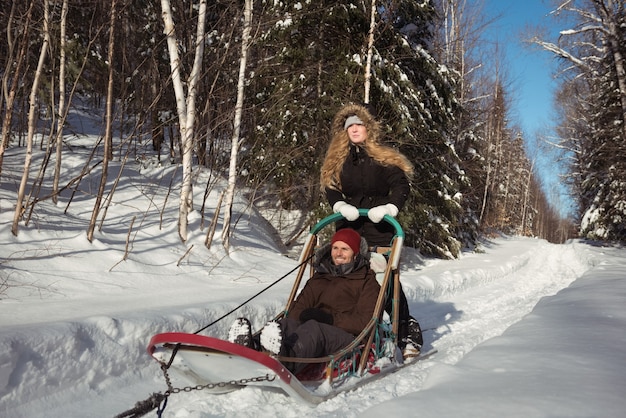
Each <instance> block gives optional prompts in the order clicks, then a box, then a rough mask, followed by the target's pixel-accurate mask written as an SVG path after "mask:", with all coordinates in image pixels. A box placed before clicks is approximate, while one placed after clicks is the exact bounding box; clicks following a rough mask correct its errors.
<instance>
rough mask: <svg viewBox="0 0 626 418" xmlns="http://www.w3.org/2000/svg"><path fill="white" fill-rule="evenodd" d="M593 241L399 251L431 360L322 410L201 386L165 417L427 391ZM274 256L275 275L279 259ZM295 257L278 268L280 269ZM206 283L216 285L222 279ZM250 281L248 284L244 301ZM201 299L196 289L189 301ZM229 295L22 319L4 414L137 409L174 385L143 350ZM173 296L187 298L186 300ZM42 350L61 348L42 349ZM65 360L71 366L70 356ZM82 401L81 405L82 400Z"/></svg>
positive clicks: (259, 307) (200, 319) (263, 313)
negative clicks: (444, 252)
mask: <svg viewBox="0 0 626 418" xmlns="http://www.w3.org/2000/svg"><path fill="white" fill-rule="evenodd" d="M586 248H587V247H586V246H584V245H582V244H576V243H574V244H568V245H553V244H549V243H547V242H545V241H540V240H533V239H528V238H509V239H499V240H497V241H495V242H494V243H493V244H491V245H488V246H487V247H486V250H485V252H484V253H471V254H466V255H464V256H463V257H462V258H461V259H460V260H455V261H444V260H419V259H418V258H417V256H412V255H411V254H410V253H408V254H406V255H403V257H405V258H406V260H405V262H403V267H402V272H401V280H402V283H403V287H404V289H405V292H406V294H407V297H408V299H409V303H410V305H411V312H412V314H413V315H414V316H416V317H417V318H418V320H419V321H420V323H421V324H422V327H423V328H424V329H425V330H426V331H425V341H426V345H425V347H424V349H425V350H430V349H432V348H436V349H437V350H438V353H437V354H436V355H435V356H434V357H432V358H431V359H428V360H425V361H422V362H420V363H418V364H416V365H413V366H411V367H408V368H405V369H403V370H401V371H399V372H397V373H395V374H393V375H390V376H387V377H385V378H384V379H381V380H378V381H375V382H372V383H371V384H368V385H366V386H365V387H363V388H360V389H358V390H356V391H354V392H349V393H344V394H341V395H339V396H337V397H336V398H333V399H331V400H329V401H327V402H324V403H323V404H321V405H318V406H317V407H316V408H309V407H307V406H303V405H298V404H296V403H295V402H294V401H293V400H292V399H290V398H288V397H286V396H285V395H284V394H282V393H281V392H272V391H268V390H260V389H253V388H245V389H242V390H239V391H236V392H233V393H230V394H226V395H220V396H212V395H207V394H206V393H203V392H202V391H193V392H191V393H180V394H175V395H172V396H171V397H170V398H169V401H168V406H167V413H166V415H165V416H167V417H213V416H233V417H234V416H237V417H253V416H254V417H265V416H268V417H269V416H271V417H275V416H281V417H291V416H293V417H296V416H302V413H303V408H305V409H306V414H305V415H306V416H313V417H323V416H336V415H341V416H348V417H352V416H358V415H359V413H360V412H363V411H364V410H366V409H367V408H369V407H371V406H373V405H377V404H380V403H381V402H383V401H386V400H389V399H392V398H395V397H398V396H402V395H405V394H408V393H411V392H415V391H419V390H420V388H421V387H422V385H423V382H424V380H425V379H426V377H427V376H428V374H429V370H430V369H431V368H433V367H439V368H440V367H446V366H447V365H454V364H455V363H456V362H458V361H459V360H460V359H462V358H463V357H464V356H465V355H466V354H467V353H469V352H470V351H472V349H473V348H474V347H476V346H477V345H478V344H480V343H481V342H483V341H485V340H488V339H490V338H492V337H495V336H498V335H500V334H501V333H502V332H503V331H504V330H506V329H507V328H508V327H509V326H510V325H512V324H514V323H516V322H518V321H519V320H520V319H522V318H523V317H524V316H525V315H526V314H527V313H529V312H530V311H531V310H532V308H533V307H534V306H535V305H536V304H537V302H538V301H539V300H540V299H541V298H542V297H544V296H549V295H553V294H555V293H556V292H557V291H559V290H560V289H563V288H565V287H567V286H568V285H569V284H570V283H571V282H572V281H573V280H575V279H576V278H577V277H579V276H581V275H582V274H583V273H584V272H585V271H586V270H588V269H589V268H590V267H591V264H592V260H591V258H589V257H587V256H586V254H585V249H586ZM274 261H276V260H274ZM274 264H275V265H276V267H275V268H276V271H278V270H279V269H280V268H281V266H280V263H278V262H275V263H274ZM292 264H293V263H292V262H291V264H289V263H285V264H284V265H282V269H283V271H282V273H284V272H285V271H288V270H290V269H291V268H292V267H293V265H292ZM285 266H288V267H285ZM277 276H278V274H276V277H277ZM206 286H208V288H207V290H206V291H207V292H208V291H209V289H211V288H212V287H211V286H214V285H213V284H211V283H208V284H206ZM222 286H223V285H222ZM259 286H260V285H259ZM281 286H282V288H279V289H276V290H275V291H273V292H272V294H268V295H263V297H261V298H259V299H258V300H255V301H254V302H253V303H252V304H251V305H250V306H246V307H245V308H244V310H243V312H241V313H239V314H243V315H245V316H247V317H249V318H250V319H251V321H252V322H253V324H255V326H256V327H258V326H260V325H261V324H263V323H264V321H265V320H267V319H268V318H269V317H270V316H271V315H272V314H273V313H275V312H277V310H278V309H280V307H282V303H283V301H282V300H280V301H277V300H276V294H277V292H278V293H279V294H283V293H286V292H285V290H284V288H285V286H287V285H286V284H285V285H282V284H281ZM254 288H255V287H250V288H248V287H245V288H244V291H245V293H246V297H247V295H249V294H252V290H253V289H254ZM160 291H162V290H160ZM188 291H189V292H194V291H195V293H197V291H198V290H197V289H194V288H193V287H192V288H190V290H188ZM219 295H221V293H218V294H216V297H217V298H219ZM192 296H193V297H192ZM241 296H242V299H244V297H243V294H241ZM285 296H286V295H285ZM196 299H197V295H195V294H193V295H192V294H191V293H190V300H194V301H195V300H196ZM232 299H233V295H232V292H231V294H230V296H229V299H223V300H222V299H217V300H215V301H214V303H213V304H212V305H210V306H208V307H207V306H206V304H202V305H191V306H187V307H186V308H185V309H184V310H183V311H182V312H181V311H180V307H178V306H174V305H173V306H170V307H166V306H163V307H162V309H161V310H159V311H153V310H151V309H141V310H138V311H135V312H132V313H130V312H129V311H128V307H125V308H124V309H123V310H120V313H119V315H114V316H109V315H98V316H94V317H88V318H77V319H76V320H74V321H61V322H52V323H50V324H46V325H38V324H32V325H30V326H20V328H19V329H18V330H17V332H11V336H10V337H8V336H7V333H6V332H5V333H2V332H0V337H1V338H0V345H2V346H3V347H0V348H3V351H4V352H5V353H19V355H18V356H17V357H15V355H12V356H11V355H8V354H4V355H0V376H4V377H3V379H5V382H0V383H3V386H5V387H7V388H9V389H10V392H9V393H3V394H0V399H1V400H2V402H3V403H4V405H5V406H8V411H9V415H6V416H10V417H15V418H20V417H32V416H67V417H73V416H81V417H82V416H102V415H99V414H95V415H90V414H86V415H83V414H81V413H78V414H77V410H79V409H80V408H81V405H84V404H85V403H88V404H89V405H90V406H91V408H93V409H92V410H93V411H110V414H107V415H105V416H114V415H116V414H119V413H121V412H123V411H126V410H128V409H130V408H132V407H133V406H134V404H135V402H137V401H140V400H143V399H146V398H147V397H148V396H149V395H150V394H151V393H153V392H158V391H164V390H165V389H166V386H165V382H164V380H163V376H162V373H161V371H160V370H159V368H158V365H157V364H156V362H154V361H153V360H152V359H150V358H149V356H148V355H147V354H146V352H145V347H146V345H147V342H148V340H149V338H150V336H152V335H154V334H155V333H157V332H161V331H162V330H181V329H187V330H190V329H198V328H199V327H201V326H202V325H203V324H206V323H207V322H209V321H211V320H212V319H214V318H216V317H218V316H220V315H221V314H222V313H223V312H224V311H225V307H228V306H235V305H232ZM175 300H176V301H178V302H180V297H179V298H177V299H175ZM120 308H121V307H120ZM226 309H228V308H226ZM233 319H234V318H233ZM230 322H231V321H230V320H227V321H222V322H221V323H219V324H217V325H216V326H215V327H213V328H211V334H212V335H216V336H218V337H221V338H224V337H225V333H226V330H227V328H228V326H229V325H230ZM40 353H41V354H43V353H53V354H52V355H51V356H47V357H42V356H41V354H40ZM68 359H70V360H71V362H72V363H71V364H69V365H68V364H66V363H64V362H66V361H68ZM175 383H176V382H175ZM179 383H181V385H182V383H183V382H179ZM175 386H180V385H175ZM77 392H78V393H80V394H81V396H76V394H77ZM2 396H3V397H2ZM77 399H80V403H81V405H76V404H75V402H76V400H77Z"/></svg>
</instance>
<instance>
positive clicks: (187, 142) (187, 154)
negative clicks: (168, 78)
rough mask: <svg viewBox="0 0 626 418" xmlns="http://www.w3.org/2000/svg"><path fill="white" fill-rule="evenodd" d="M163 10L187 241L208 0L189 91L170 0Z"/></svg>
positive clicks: (181, 223) (181, 231)
mask: <svg viewBox="0 0 626 418" xmlns="http://www.w3.org/2000/svg"><path fill="white" fill-rule="evenodd" d="M161 10H162V11H163V23H164V25H165V30H164V33H165V35H166V37H167V48H168V52H169V55H170V68H171V72H172V84H173V85H174V93H175V95H176V109H177V111H178V123H179V126H180V138H181V154H182V163H183V182H182V185H181V191H180V205H179V211H178V235H179V236H180V239H181V240H182V241H183V242H185V241H187V216H188V215H189V212H190V211H191V210H193V188H192V154H193V142H194V141H193V137H194V122H195V113H196V109H195V106H196V104H195V100H196V94H197V93H196V91H197V85H198V80H199V77H200V70H201V64H202V57H203V54H204V28H205V23H206V0H201V1H200V4H199V8H198V27H197V31H196V54H195V57H194V63H193V68H192V70H191V74H190V75H189V80H188V82H187V86H188V91H187V98H185V91H184V88H183V83H182V79H181V73H180V68H181V67H180V58H179V56H178V46H177V42H176V32H175V29H174V21H173V19H172V10H171V7H170V2H169V0H161Z"/></svg>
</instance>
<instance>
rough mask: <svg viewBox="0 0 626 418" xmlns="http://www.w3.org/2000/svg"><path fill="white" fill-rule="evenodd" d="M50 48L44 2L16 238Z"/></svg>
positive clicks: (29, 113) (29, 111) (31, 96)
mask: <svg viewBox="0 0 626 418" xmlns="http://www.w3.org/2000/svg"><path fill="white" fill-rule="evenodd" d="M49 46H50V29H49V2H48V0H45V1H44V19H43V43H42V45H41V50H40V52H39V61H38V63H37V69H36V70H35V77H34V78H33V85H32V86H31V88H30V97H29V103H28V106H29V108H28V135H27V137H26V154H25V155H26V157H25V158H24V173H23V174H22V180H21V182H20V187H19V190H18V193H17V202H16V204H15V214H14V216H13V224H12V227H11V232H12V233H13V235H15V236H17V232H18V224H19V221H20V219H21V218H22V214H23V213H24V210H25V203H24V195H25V193H26V184H27V183H28V172H29V171H30V164H31V160H32V157H33V138H34V136H35V130H36V128H37V93H38V91H39V84H40V82H41V77H42V74H43V66H44V64H45V62H46V58H47V55H48V48H49ZM7 112H11V109H10V108H7Z"/></svg>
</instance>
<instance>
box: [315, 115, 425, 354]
mask: <svg viewBox="0 0 626 418" xmlns="http://www.w3.org/2000/svg"><path fill="white" fill-rule="evenodd" d="M366 106H368V107H365V106H363V105H358V104H350V105H347V106H344V107H343V108H341V109H340V110H339V112H337V114H336V115H335V117H334V119H333V122H332V126H331V135H332V138H331V141H330V144H329V146H328V151H327V153H326V158H325V160H324V164H323V165H322V171H321V174H320V183H321V187H322V191H323V192H324V193H325V194H326V197H327V199H328V202H329V203H330V205H331V207H332V208H333V211H334V212H335V213H337V212H340V213H341V214H342V215H343V216H344V218H346V221H344V222H341V223H339V224H338V225H337V229H338V230H340V229H341V228H344V227H350V228H354V229H355V230H357V231H358V232H359V233H360V234H361V235H362V236H363V238H365V239H366V240H367V242H368V244H369V245H370V246H372V247H373V248H374V251H375V249H376V248H377V247H388V246H389V245H390V244H391V240H392V239H393V235H394V230H393V226H392V225H390V224H388V223H386V222H381V221H382V219H383V218H384V217H385V215H390V216H392V217H396V216H397V215H398V212H399V211H400V210H401V209H402V206H404V203H405V202H406V200H407V198H408V196H409V192H410V189H411V186H410V184H409V178H410V177H411V176H412V174H413V165H412V164H411V163H410V162H409V160H408V159H407V158H406V157H405V156H404V155H402V154H401V153H400V152H398V151H396V150H395V149H393V148H391V147H387V146H384V145H382V144H380V142H379V140H380V136H381V126H380V123H379V122H378V121H377V120H376V119H375V117H374V115H373V110H370V109H371V108H370V107H369V105H366ZM358 208H365V209H369V212H368V214H367V218H361V217H359V211H358ZM385 310H386V311H387V312H388V313H390V312H391V301H389V303H388V304H387V306H386V307H385ZM399 320H400V322H399V328H398V334H399V335H398V345H399V346H400V348H401V349H402V352H403V355H404V356H405V357H409V356H415V355H417V354H419V350H420V349H421V346H422V343H423V341H422V332H421V329H420V326H419V323H418V322H417V321H416V320H415V318H413V317H412V316H410V314H409V306H408V303H407V300H406V296H405V295H404V292H403V291H402V288H400V306H399Z"/></svg>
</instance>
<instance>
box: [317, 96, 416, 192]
mask: <svg viewBox="0 0 626 418" xmlns="http://www.w3.org/2000/svg"><path fill="white" fill-rule="evenodd" d="M352 115H356V116H358V117H359V119H361V120H362V121H363V124H364V126H365V128H366V129H367V138H366V140H365V142H364V143H363V144H360V146H361V147H362V148H363V149H364V150H365V152H367V155H369V156H370V157H372V159H374V161H376V162H377V163H379V164H381V165H383V166H392V165H393V166H396V167H399V168H400V169H402V171H404V173H405V174H406V176H407V177H408V178H409V179H410V178H411V177H412V176H413V164H411V162H410V161H409V160H408V159H407V158H406V157H405V156H404V155H403V154H401V153H400V152H399V151H397V150H395V149H393V148H391V147H388V146H385V145H382V144H381V143H380V142H379V140H380V135H381V126H380V122H378V121H377V120H376V119H374V117H373V116H372V115H371V114H370V113H369V112H368V110H367V109H366V108H365V107H363V106H361V105H358V104H349V105H346V106H344V107H342V108H341V109H340V110H339V111H338V112H337V114H336V115H335V117H334V119H333V123H332V125H331V140H330V144H329V145H328V150H327V151H326V157H325V158H324V163H323V164H322V171H321V173H320V187H321V189H322V191H324V190H325V189H326V188H331V189H335V190H341V177H340V175H341V169H342V168H343V164H344V162H345V160H346V157H347V156H348V152H349V151H350V138H349V136H348V131H347V130H346V129H344V127H343V125H344V122H345V121H346V118H347V117H348V116H352Z"/></svg>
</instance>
